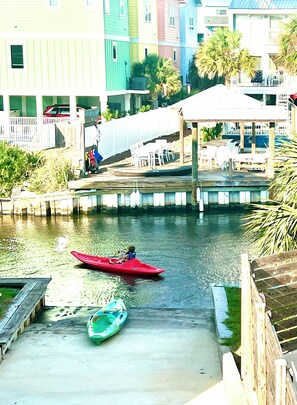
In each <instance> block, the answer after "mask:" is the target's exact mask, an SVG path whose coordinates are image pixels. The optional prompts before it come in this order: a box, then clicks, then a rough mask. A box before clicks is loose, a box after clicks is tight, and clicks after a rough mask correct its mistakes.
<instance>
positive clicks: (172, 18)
mask: <svg viewBox="0 0 297 405" xmlns="http://www.w3.org/2000/svg"><path fill="white" fill-rule="evenodd" d="M169 21H170V25H171V27H175V7H174V5H173V4H170V6H169Z"/></svg>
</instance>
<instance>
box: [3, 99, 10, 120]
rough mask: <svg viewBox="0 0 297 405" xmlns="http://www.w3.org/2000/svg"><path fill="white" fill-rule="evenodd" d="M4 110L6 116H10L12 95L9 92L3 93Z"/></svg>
mask: <svg viewBox="0 0 297 405" xmlns="http://www.w3.org/2000/svg"><path fill="white" fill-rule="evenodd" d="M3 110H4V116H5V118H9V116H10V97H9V95H8V94H4V95H3Z"/></svg>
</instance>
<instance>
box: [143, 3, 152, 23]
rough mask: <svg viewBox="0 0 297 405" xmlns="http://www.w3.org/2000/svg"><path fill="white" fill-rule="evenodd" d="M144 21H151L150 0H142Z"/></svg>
mask: <svg viewBox="0 0 297 405" xmlns="http://www.w3.org/2000/svg"><path fill="white" fill-rule="evenodd" d="M144 21H145V22H147V23H150V22H152V9H151V0H144Z"/></svg>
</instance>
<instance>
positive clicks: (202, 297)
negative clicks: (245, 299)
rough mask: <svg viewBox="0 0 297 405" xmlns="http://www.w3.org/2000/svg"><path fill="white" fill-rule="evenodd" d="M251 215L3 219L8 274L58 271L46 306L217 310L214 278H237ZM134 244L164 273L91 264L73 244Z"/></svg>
mask: <svg viewBox="0 0 297 405" xmlns="http://www.w3.org/2000/svg"><path fill="white" fill-rule="evenodd" d="M243 215H244V214H243V213H240V212H233V213H226V212H224V213H217V214H205V213H203V214H201V213H190V214H189V213H187V214H183V213H176V214H172V213H170V214H160V215H159V214H145V215H139V216H133V215H120V216H110V215H102V214H100V215H92V216H84V217H77V218H75V217H74V218H64V217H57V218H54V217H50V218H39V217H28V218H22V217H10V216H3V217H0V224H1V227H0V277H2V278H3V277H52V280H51V282H50V283H49V286H48V290H47V294H46V305H53V306H68V305H71V306H73V305H74V306H84V305H87V306H101V305H103V304H105V303H106V302H107V301H108V300H109V299H111V298H113V297H122V298H123V299H124V300H125V302H126V304H127V305H128V306H130V307H156V308H157V307H158V308H212V307H213V304H212V298H211V289H210V284H211V283H221V282H222V283H237V282H239V280H240V255H241V254H242V253H250V252H248V250H247V244H246V243H245V240H244V236H243V229H242V223H243V221H242V219H243ZM129 244H133V245H135V246H136V250H137V257H138V258H139V259H140V260H142V261H144V262H146V263H149V264H152V265H154V266H157V267H162V268H164V269H165V273H163V274H162V275H161V276H158V277H157V278H144V277H136V276H120V275H115V274H109V273H106V272H101V271H94V270H90V269H88V268H87V267H86V266H84V265H82V264H80V263H79V262H78V261H77V260H76V259H75V258H74V257H73V256H72V255H71V254H70V251H71V250H77V251H81V252H84V253H89V254H95V255H102V256H105V255H106V256H108V255H113V254H114V253H115V251H116V250H118V249H119V248H121V247H125V246H127V245H129Z"/></svg>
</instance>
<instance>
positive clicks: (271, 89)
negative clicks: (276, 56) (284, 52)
mask: <svg viewBox="0 0 297 405" xmlns="http://www.w3.org/2000/svg"><path fill="white" fill-rule="evenodd" d="M231 87H240V89H241V90H242V91H244V92H248V93H255V94H260V93H267V94H280V93H287V94H292V93H296V91H297V77H296V76H289V75H288V74H286V73H285V72H284V71H282V70H268V71H263V70H257V71H256V73H255V75H254V77H253V78H250V77H247V76H246V75H245V74H244V73H241V74H239V75H238V76H237V77H234V78H233V79H232V82H231Z"/></svg>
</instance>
